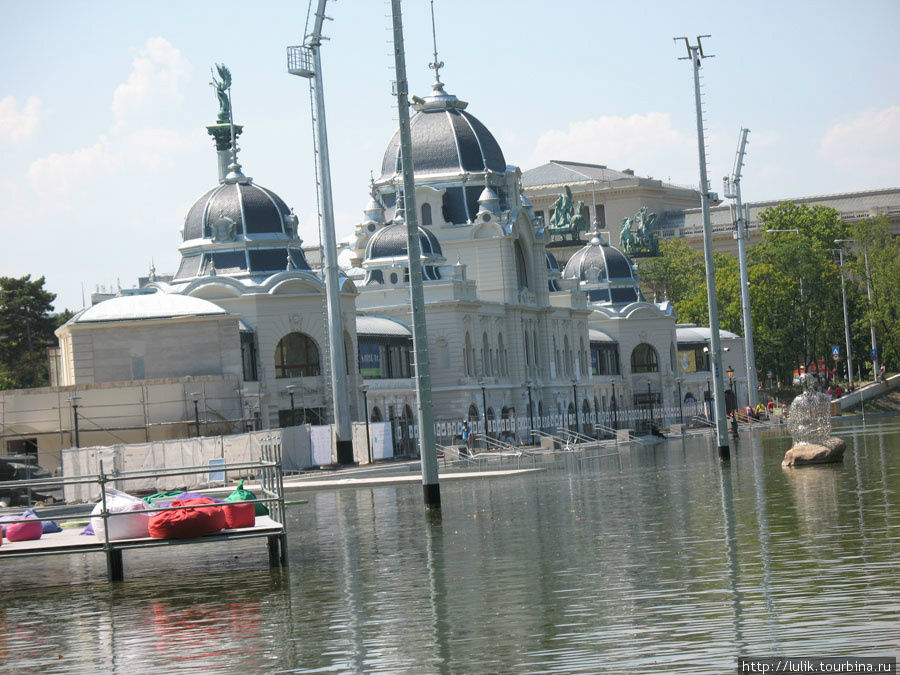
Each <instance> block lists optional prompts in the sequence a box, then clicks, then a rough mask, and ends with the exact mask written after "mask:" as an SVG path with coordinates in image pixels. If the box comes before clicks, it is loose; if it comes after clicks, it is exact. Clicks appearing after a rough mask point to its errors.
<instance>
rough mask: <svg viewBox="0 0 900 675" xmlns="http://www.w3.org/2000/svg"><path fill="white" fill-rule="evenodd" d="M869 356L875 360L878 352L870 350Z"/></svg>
mask: <svg viewBox="0 0 900 675" xmlns="http://www.w3.org/2000/svg"><path fill="white" fill-rule="evenodd" d="M869 356H871V357H872V358H873V359H877V358H878V350H877V349H872V350H870V351H869Z"/></svg>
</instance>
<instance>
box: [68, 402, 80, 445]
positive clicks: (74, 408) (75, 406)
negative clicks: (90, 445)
mask: <svg viewBox="0 0 900 675" xmlns="http://www.w3.org/2000/svg"><path fill="white" fill-rule="evenodd" d="M80 398H81V397H80V396H78V395H77V394H73V395H72V396H70V397H69V398H68V399H67V400H68V401H69V403H71V404H72V419H73V420H74V421H75V447H76V448H80V447H81V440H80V438H79V436H78V400H79V399H80Z"/></svg>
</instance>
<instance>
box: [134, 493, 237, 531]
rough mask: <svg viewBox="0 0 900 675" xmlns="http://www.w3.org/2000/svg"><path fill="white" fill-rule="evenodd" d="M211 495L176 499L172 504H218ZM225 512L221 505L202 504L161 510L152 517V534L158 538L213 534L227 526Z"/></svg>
mask: <svg viewBox="0 0 900 675" xmlns="http://www.w3.org/2000/svg"><path fill="white" fill-rule="evenodd" d="M216 503H217V502H216V501H215V500H212V499H210V498H209V497H198V498H195V499H186V500H184V501H182V500H180V499H176V500H175V501H173V502H172V506H202V505H204V504H216ZM225 525H226V523H225V512H224V511H223V510H222V507H221V506H202V508H193V509H172V510H171V511H160V512H159V513H156V514H154V515H153V516H151V518H150V536H151V537H154V538H156V539H191V538H193V537H202V536H203V535H204V534H213V533H215V532H218V531H219V530H222V529H224V528H225Z"/></svg>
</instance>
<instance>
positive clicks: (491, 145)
mask: <svg viewBox="0 0 900 675" xmlns="http://www.w3.org/2000/svg"><path fill="white" fill-rule="evenodd" d="M438 84H439V83H438ZM435 92H436V93H435V94H434V95H431V96H428V97H426V98H425V99H424V101H425V103H424V104H422V105H419V106H417V107H418V108H419V110H418V111H417V112H416V114H414V115H413V116H412V118H411V119H410V121H409V131H410V136H411V138H412V160H413V172H414V173H415V174H416V175H417V176H419V175H424V174H446V173H452V174H458V173H466V172H475V173H482V172H484V171H485V170H490V171H493V172H495V173H499V174H503V173H506V159H505V158H504V157H503V151H502V150H501V149H500V144H499V143H497V139H495V138H494V135H493V134H492V133H491V132H490V131H488V129H487V127H485V126H484V125H483V124H482V123H481V122H480V121H479V120H478V119H477V118H476V117H475V116H474V115H471V114H470V113H468V112H466V111H465V107H466V106H467V105H468V104H467V103H466V102H465V101H460V100H459V99H457V98H456V97H455V96H453V95H451V94H446V93H445V92H444V91H443V85H442V84H441V85H440V86H439V87H437V88H436V89H435ZM400 171H401V168H400V132H399V130H397V131H396V132H394V135H393V137H392V138H391V140H390V142H389V143H388V146H387V149H386V150H385V152H384V160H383V161H382V166H381V177H380V178H379V181H382V180H385V179H388V178H390V177H391V176H393V175H395V174H398V173H400Z"/></svg>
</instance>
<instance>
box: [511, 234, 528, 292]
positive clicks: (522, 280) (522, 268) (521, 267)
mask: <svg viewBox="0 0 900 675" xmlns="http://www.w3.org/2000/svg"><path fill="white" fill-rule="evenodd" d="M513 248H514V249H515V252H516V283H518V285H519V290H520V291H521V290H522V289H524V288H530V286H529V285H528V267H527V266H526V265H525V253H524V252H523V251H522V245H521V244H520V243H519V242H518V241H517V242H515V243H514V244H513Z"/></svg>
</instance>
